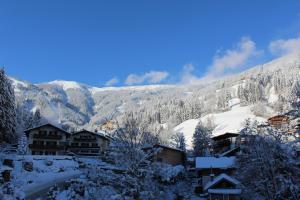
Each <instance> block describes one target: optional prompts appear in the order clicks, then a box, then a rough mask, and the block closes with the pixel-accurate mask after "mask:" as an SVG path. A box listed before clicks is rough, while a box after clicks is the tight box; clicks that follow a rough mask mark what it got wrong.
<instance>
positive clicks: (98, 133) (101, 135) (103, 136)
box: [72, 129, 109, 140]
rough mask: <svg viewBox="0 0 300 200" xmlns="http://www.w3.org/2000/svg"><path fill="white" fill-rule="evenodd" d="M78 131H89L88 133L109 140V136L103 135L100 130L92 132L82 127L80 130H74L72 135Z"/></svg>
mask: <svg viewBox="0 0 300 200" xmlns="http://www.w3.org/2000/svg"><path fill="white" fill-rule="evenodd" d="M79 133H90V134H93V135H97V136H100V137H102V138H104V139H106V140H109V138H108V137H107V136H105V135H104V134H103V133H102V132H92V131H88V130H86V129H82V130H80V131H77V132H74V133H72V135H76V134H79Z"/></svg>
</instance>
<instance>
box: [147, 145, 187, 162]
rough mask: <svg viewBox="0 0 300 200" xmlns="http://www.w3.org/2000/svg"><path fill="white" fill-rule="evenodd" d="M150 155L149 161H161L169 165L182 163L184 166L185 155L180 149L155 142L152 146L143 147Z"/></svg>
mask: <svg viewBox="0 0 300 200" xmlns="http://www.w3.org/2000/svg"><path fill="white" fill-rule="evenodd" d="M143 150H144V151H146V152H147V153H149V154H152V155H151V161H153V162H161V163H165V164H169V165H174V166H175V165H183V166H185V162H186V155H185V152H184V151H182V150H181V149H176V148H172V147H168V146H165V145H160V144H156V145H154V146H152V147H146V148H143Z"/></svg>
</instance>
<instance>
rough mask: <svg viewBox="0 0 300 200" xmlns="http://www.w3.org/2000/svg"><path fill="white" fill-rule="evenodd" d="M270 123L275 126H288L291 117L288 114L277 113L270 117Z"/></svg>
mask: <svg viewBox="0 0 300 200" xmlns="http://www.w3.org/2000/svg"><path fill="white" fill-rule="evenodd" d="M268 123H269V124H270V125H271V126H273V127H275V128H287V127H288V124H289V117H288V116H286V115H277V116H274V117H271V118H269V119H268Z"/></svg>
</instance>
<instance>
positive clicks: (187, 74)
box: [181, 64, 199, 84]
mask: <svg viewBox="0 0 300 200" xmlns="http://www.w3.org/2000/svg"><path fill="white" fill-rule="evenodd" d="M194 70H195V68H194V66H193V65H192V64H186V65H184V66H183V72H182V75H181V83H183V84H195V83H198V81H199V77H197V76H196V75H194V74H193V72H194Z"/></svg>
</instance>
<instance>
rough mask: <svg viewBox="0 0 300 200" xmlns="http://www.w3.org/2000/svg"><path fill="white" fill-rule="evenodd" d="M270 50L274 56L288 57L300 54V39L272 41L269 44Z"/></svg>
mask: <svg viewBox="0 0 300 200" xmlns="http://www.w3.org/2000/svg"><path fill="white" fill-rule="evenodd" d="M269 50H270V52H271V53H272V54H274V55H286V54H290V53H296V52H300V37H298V38H291V39H286V40H284V39H279V40H275V41H272V42H270V44H269Z"/></svg>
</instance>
